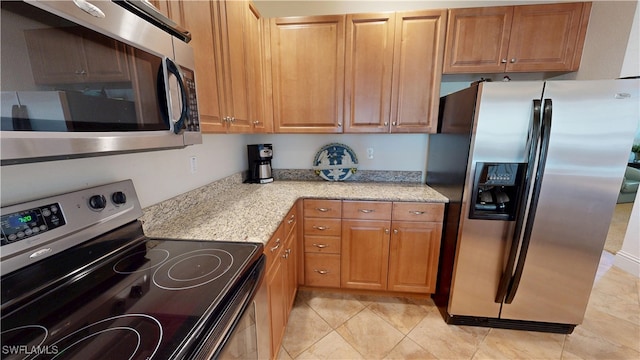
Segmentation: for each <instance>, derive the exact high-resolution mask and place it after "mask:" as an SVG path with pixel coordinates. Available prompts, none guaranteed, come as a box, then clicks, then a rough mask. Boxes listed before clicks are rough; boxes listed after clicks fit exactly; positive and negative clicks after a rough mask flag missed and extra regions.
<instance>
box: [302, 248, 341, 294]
mask: <svg viewBox="0 0 640 360" xmlns="http://www.w3.org/2000/svg"><path fill="white" fill-rule="evenodd" d="M304 282H305V285H307V286H326V287H340V255H335V254H305V255H304Z"/></svg>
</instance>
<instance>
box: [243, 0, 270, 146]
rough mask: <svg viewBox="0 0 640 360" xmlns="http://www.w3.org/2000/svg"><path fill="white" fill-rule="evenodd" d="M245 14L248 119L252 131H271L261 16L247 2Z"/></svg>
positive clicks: (251, 4)
mask: <svg viewBox="0 0 640 360" xmlns="http://www.w3.org/2000/svg"><path fill="white" fill-rule="evenodd" d="M247 6H248V9H247V11H246V13H247V14H246V15H247V32H246V37H247V44H248V47H247V76H248V79H249V81H248V88H247V96H248V98H249V120H250V125H251V129H252V132H254V133H266V132H271V131H273V121H272V120H271V119H270V118H267V116H266V114H265V111H266V110H265V102H266V99H265V84H266V82H265V81H266V79H265V76H264V67H265V61H264V46H263V36H264V34H263V26H262V22H263V21H262V17H261V16H260V13H259V12H258V10H257V9H256V7H255V6H254V5H253V3H248V5H247Z"/></svg>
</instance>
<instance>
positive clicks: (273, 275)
mask: <svg viewBox="0 0 640 360" xmlns="http://www.w3.org/2000/svg"><path fill="white" fill-rule="evenodd" d="M281 253H282V252H281V251H279V252H278V254H281ZM280 260H281V259H280V258H278V259H276V260H275V262H274V264H273V266H272V267H271V270H270V271H269V272H268V273H267V277H266V279H265V280H266V281H267V292H268V296H269V314H270V315H271V316H270V317H271V354H273V356H272V358H273V357H275V354H277V353H278V351H279V350H280V344H281V343H282V338H283V336H284V331H285V326H286V324H287V323H286V316H287V314H286V310H285V299H286V295H285V289H286V283H285V281H286V279H285V276H284V266H283V262H282V261H280Z"/></svg>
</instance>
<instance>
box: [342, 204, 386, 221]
mask: <svg viewBox="0 0 640 360" xmlns="http://www.w3.org/2000/svg"><path fill="white" fill-rule="evenodd" d="M342 218H344V219H363V220H391V202H385V201H343V202H342Z"/></svg>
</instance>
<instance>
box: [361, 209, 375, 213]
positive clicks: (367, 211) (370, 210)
mask: <svg viewBox="0 0 640 360" xmlns="http://www.w3.org/2000/svg"><path fill="white" fill-rule="evenodd" d="M360 212H361V213H364V214H371V213H372V212H376V211H375V210H372V209H360Z"/></svg>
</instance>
